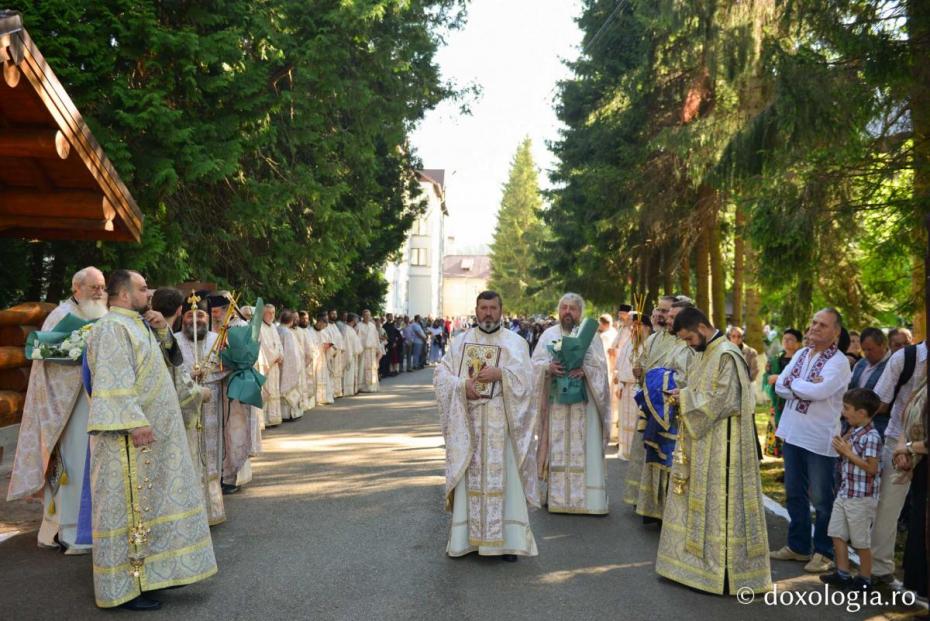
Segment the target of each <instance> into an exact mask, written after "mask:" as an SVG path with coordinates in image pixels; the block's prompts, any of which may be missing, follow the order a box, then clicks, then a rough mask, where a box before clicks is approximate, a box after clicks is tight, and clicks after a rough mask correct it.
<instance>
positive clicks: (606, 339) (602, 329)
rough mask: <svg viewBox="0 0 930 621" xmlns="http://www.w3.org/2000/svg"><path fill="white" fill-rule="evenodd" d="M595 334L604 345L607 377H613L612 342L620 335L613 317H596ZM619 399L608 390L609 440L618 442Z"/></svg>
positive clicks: (614, 365) (613, 357)
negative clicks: (614, 324)
mask: <svg viewBox="0 0 930 621" xmlns="http://www.w3.org/2000/svg"><path fill="white" fill-rule="evenodd" d="M597 336H598V337H599V338H600V339H601V345H603V346H604V357H605V358H607V377H608V379H611V378H613V376H614V372H615V370H616V361H617V356H616V354H617V350H616V348H615V347H614V343H615V342H616V340H617V339H618V338H619V336H620V331H619V330H617V329H616V328H615V327H614V326H613V318H612V317H611V316H610V314H609V313H605V314H603V315H601V316H600V318H599V319H598V327H597ZM619 405H620V399H619V398H618V396H617V394H616V391H613V390H611V391H610V441H611V442H618V439H619V436H618V426H617V416H618V413H619V411H620V407H619Z"/></svg>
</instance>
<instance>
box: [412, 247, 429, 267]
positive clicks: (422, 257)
mask: <svg viewBox="0 0 930 621" xmlns="http://www.w3.org/2000/svg"><path fill="white" fill-rule="evenodd" d="M410 265H417V266H420V267H427V266H429V250H428V249H426V248H411V249H410Z"/></svg>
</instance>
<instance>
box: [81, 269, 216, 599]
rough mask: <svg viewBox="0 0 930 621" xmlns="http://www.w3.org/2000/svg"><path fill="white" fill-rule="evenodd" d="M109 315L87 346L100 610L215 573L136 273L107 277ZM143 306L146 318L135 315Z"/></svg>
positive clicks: (162, 337) (162, 336) (159, 327)
mask: <svg viewBox="0 0 930 621" xmlns="http://www.w3.org/2000/svg"><path fill="white" fill-rule="evenodd" d="M108 293H109V303H110V312H109V313H108V314H107V315H105V316H104V317H103V318H102V319H100V320H99V321H98V322H97V323H96V324H95V325H94V328H93V329H92V330H91V332H90V335H89V337H88V344H87V352H86V357H87V366H88V369H89V371H90V384H91V402H90V412H89V415H88V424H87V430H88V433H90V434H91V442H90V447H91V459H90V467H91V475H90V481H91V494H92V506H93V545H94V548H93V577H94V595H95V599H96V603H97V606H99V607H101V608H110V607H115V606H123V607H125V608H129V609H132V610H154V609H157V608H159V607H160V606H161V604H160V602H158V601H156V600H153V599H151V598H150V597H149V596H148V595H144V594H145V593H147V592H150V591H156V590H159V589H166V588H169V587H173V586H181V585H185V584H191V583H194V582H198V581H200V580H204V579H205V578H208V577H210V576H212V575H213V574H215V573H216V559H215V557H214V554H213V542H212V539H211V537H210V528H209V526H208V525H207V516H206V510H205V507H204V499H203V492H202V488H201V486H200V485H199V484H198V481H197V480H196V478H195V473H194V468H193V465H192V461H191V455H190V451H189V450H188V442H187V435H186V433H185V430H184V423H183V419H182V415H181V408H180V403H179V401H178V394H177V392H176V390H175V386H174V384H173V382H172V379H171V374H170V373H169V371H168V367H167V365H166V362H165V355H164V354H163V352H162V349H163V348H167V347H168V346H169V345H170V346H171V347H173V346H174V341H173V338H172V334H171V331H170V329H169V327H168V326H167V323H166V322H165V319H164V317H163V316H162V315H161V314H159V313H157V312H155V311H151V310H149V311H146V310H145V309H146V308H147V306H148V286H147V285H146V282H145V279H144V278H143V277H142V276H141V275H139V274H138V273H136V272H130V271H127V270H116V271H114V272H113V273H111V274H110V276H109V291H108ZM142 312H145V315H144V316H143V315H141V314H140V313H142Z"/></svg>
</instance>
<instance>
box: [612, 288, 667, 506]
mask: <svg viewBox="0 0 930 621" xmlns="http://www.w3.org/2000/svg"><path fill="white" fill-rule="evenodd" d="M674 302H675V296H671V295H666V296H663V297H661V298H659V303H658V304H657V305H656V307H655V309H654V310H653V320H652V328H653V330H654V332H653V333H652V334H650V335H649V338H647V339H646V343H645V345H644V346H643V353H642V356H641V357H640V358H639V360H638V361H637V362H636V363H635V364H634V365H633V375H634V377H636V379H637V381H639V382H640V383H641V382H642V379H643V378H644V377H645V376H646V373H648V372H649V371H651V370H652V369H655V368H658V367H665V366H668V361H669V360H670V357H671V353H672V348H673V347H674V346H675V345H676V343H677V342H678V339H677V338H676V337H675V335H674V334H671V333H670V332H669V331H668V327H669V326H668V315H669V312H671V309H672V304H673V303H674ZM644 428H645V419H644V418H643V417H642V416H640V417H639V419H638V421H637V428H636V431H635V433H634V434H633V444H632V445H631V446H630V462H629V464H627V467H626V477H625V478H624V486H623V502H625V503H627V504H628V505H633V507H634V508H635V507H636V505H637V503H638V502H639V486H640V480H641V479H642V476H643V467H644V466H645V464H646V451H645V449H644V448H643V434H642V431H643V429H644Z"/></svg>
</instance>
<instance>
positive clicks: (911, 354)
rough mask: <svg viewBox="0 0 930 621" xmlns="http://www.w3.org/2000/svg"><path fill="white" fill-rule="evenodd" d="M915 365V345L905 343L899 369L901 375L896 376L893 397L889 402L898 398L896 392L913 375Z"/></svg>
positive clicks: (899, 390)
mask: <svg viewBox="0 0 930 621" xmlns="http://www.w3.org/2000/svg"><path fill="white" fill-rule="evenodd" d="M916 367H917V345H907V346H906V347H905V348H904V367H903V368H902V369H901V375H900V376H898V383H897V384H895V387H894V397H893V398H892V399H891V403H894V402H895V401H897V399H898V393H899V392H901V388H902V387H903V386H904V385H905V384H907V383H908V381H910V379H911V378H912V377H914V369H915V368H916Z"/></svg>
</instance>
